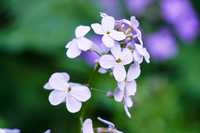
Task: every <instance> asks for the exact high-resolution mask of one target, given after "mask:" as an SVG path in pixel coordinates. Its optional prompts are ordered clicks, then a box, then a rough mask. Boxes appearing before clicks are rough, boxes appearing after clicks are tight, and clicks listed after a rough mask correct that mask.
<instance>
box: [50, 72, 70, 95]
mask: <svg viewBox="0 0 200 133" xmlns="http://www.w3.org/2000/svg"><path fill="white" fill-rule="evenodd" d="M63 75H64V76H63ZM67 75H68V74H67V73H58V72H57V73H54V74H52V75H51V77H50V79H49V84H50V86H51V87H52V88H53V89H55V90H61V91H65V90H66V89H67V88H68V87H69V84H68V80H69V76H68V78H66V77H67Z"/></svg>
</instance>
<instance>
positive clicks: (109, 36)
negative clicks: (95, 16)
mask: <svg viewBox="0 0 200 133" xmlns="http://www.w3.org/2000/svg"><path fill="white" fill-rule="evenodd" d="M101 16H102V21H101V25H100V24H98V23H94V24H92V25H91V27H92V29H93V30H94V32H95V33H96V34H99V35H103V37H102V42H103V43H104V44H105V45H106V47H110V48H111V47H113V46H114V40H116V41H121V40H124V39H125V38H126V35H125V34H124V33H123V32H120V31H116V30H114V27H115V19H114V18H113V17H111V16H108V15H106V14H101Z"/></svg>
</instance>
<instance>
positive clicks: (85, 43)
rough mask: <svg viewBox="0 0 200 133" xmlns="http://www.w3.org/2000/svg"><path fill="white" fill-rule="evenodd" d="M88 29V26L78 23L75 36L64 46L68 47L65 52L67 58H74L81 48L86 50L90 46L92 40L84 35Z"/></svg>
mask: <svg viewBox="0 0 200 133" xmlns="http://www.w3.org/2000/svg"><path fill="white" fill-rule="evenodd" d="M89 31H90V27H89V26H83V25H80V26H78V27H77V28H76V30H75V36H76V38H75V39H73V40H72V41H70V42H69V43H68V44H67V45H66V46H65V47H66V48H68V50H67V53H66V54H67V56H68V57H69V58H75V57H77V56H79V55H80V54H81V50H83V51H87V50H89V49H90V48H91V46H92V43H93V42H92V41H90V40H89V39H87V38H85V37H84V36H85V35H86V34H87V33H88V32H89Z"/></svg>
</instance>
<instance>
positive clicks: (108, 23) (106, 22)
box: [101, 16, 115, 33]
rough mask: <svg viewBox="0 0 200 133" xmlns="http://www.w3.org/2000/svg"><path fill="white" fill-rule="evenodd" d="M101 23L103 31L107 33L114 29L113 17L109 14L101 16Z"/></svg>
mask: <svg viewBox="0 0 200 133" xmlns="http://www.w3.org/2000/svg"><path fill="white" fill-rule="evenodd" d="M101 24H102V28H103V31H104V33H107V32H108V31H109V32H111V31H112V30H114V26H115V19H114V18H113V17H110V16H105V17H103V18H102V21H101Z"/></svg>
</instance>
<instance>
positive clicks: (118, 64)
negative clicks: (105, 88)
mask: <svg viewBox="0 0 200 133" xmlns="http://www.w3.org/2000/svg"><path fill="white" fill-rule="evenodd" d="M111 53H112V55H103V56H101V57H100V59H99V63H100V65H101V67H103V68H105V69H109V68H113V75H114V77H115V79H116V80H117V81H118V82H120V81H123V80H124V79H125V77H126V70H125V68H124V65H126V64H129V63H131V62H132V61H133V58H132V54H131V51H130V50H129V49H127V48H124V49H123V50H122V51H121V47H120V45H119V43H117V42H115V45H114V46H113V47H112V48H111Z"/></svg>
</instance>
